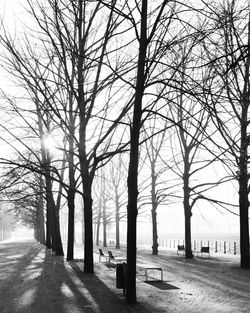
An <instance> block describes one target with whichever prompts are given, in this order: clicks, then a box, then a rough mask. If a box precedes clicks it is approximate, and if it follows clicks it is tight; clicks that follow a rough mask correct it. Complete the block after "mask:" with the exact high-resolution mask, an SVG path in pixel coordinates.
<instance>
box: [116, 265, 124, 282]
mask: <svg viewBox="0 0 250 313" xmlns="http://www.w3.org/2000/svg"><path fill="white" fill-rule="evenodd" d="M123 287H124V266H123V264H122V263H118V264H116V288H123Z"/></svg>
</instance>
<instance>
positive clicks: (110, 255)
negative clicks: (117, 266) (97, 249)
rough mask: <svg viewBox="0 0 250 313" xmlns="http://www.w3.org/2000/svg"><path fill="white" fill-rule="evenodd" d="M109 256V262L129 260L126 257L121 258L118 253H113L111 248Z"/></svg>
mask: <svg viewBox="0 0 250 313" xmlns="http://www.w3.org/2000/svg"><path fill="white" fill-rule="evenodd" d="M108 257H109V262H114V263H123V262H125V261H127V259H126V258H121V257H118V256H117V255H113V253H112V251H110V250H108Z"/></svg>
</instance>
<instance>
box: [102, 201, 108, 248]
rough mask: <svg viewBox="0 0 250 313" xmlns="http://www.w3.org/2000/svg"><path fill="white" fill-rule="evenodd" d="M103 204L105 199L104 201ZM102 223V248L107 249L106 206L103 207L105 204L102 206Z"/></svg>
mask: <svg viewBox="0 0 250 313" xmlns="http://www.w3.org/2000/svg"><path fill="white" fill-rule="evenodd" d="M104 197H105V196H104ZM104 202H105V199H104ZM102 221H103V247H107V218H106V206H105V203H104V205H103V211H102Z"/></svg>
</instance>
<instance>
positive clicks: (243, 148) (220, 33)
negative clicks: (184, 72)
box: [203, 1, 250, 268]
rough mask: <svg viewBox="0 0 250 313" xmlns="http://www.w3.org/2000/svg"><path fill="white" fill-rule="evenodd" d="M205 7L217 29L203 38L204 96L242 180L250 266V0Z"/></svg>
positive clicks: (244, 255)
mask: <svg viewBox="0 0 250 313" xmlns="http://www.w3.org/2000/svg"><path fill="white" fill-rule="evenodd" d="M206 12H207V14H208V16H209V17H210V19H209V20H208V21H207V23H208V29H213V32H211V33H208V34H206V38H205V40H204V41H203V48H204V50H203V51H204V60H206V61H205V62H206V71H207V77H206V80H205V82H206V86H205V88H204V89H203V92H204V98H205V99H206V104H207V109H208V111H209V112H210V114H211V118H212V120H213V123H214V125H215V127H216V129H217V130H218V132H219V133H220V136H221V140H217V141H216V142H215V141H214V143H215V144H216V145H217V148H218V149H219V151H220V153H223V155H224V164H225V165H226V166H227V168H228V171H229V173H230V174H231V175H232V177H234V178H235V179H236V180H237V181H238V186H239V214H240V250H241V267H242V268H249V267H250V253H249V199H248V196H249V129H248V128H249V104H250V92H249V90H250V86H249V79H250V51H249V49H250V18H249V12H250V9H249V4H248V3H247V2H241V3H240V4H239V3H238V2H236V1H227V2H224V3H223V4H222V3H219V4H218V3H215V2H212V3H210V4H207V5H206Z"/></svg>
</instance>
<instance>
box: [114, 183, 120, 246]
mask: <svg viewBox="0 0 250 313" xmlns="http://www.w3.org/2000/svg"><path fill="white" fill-rule="evenodd" d="M115 247H116V249H120V203H119V193H118V188H117V186H115Z"/></svg>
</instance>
